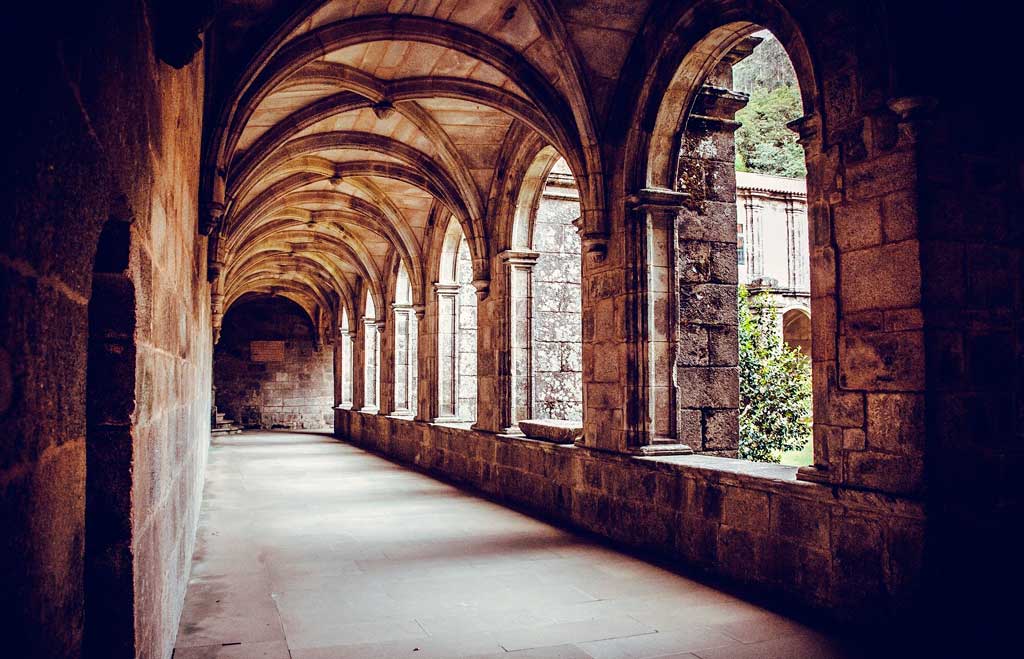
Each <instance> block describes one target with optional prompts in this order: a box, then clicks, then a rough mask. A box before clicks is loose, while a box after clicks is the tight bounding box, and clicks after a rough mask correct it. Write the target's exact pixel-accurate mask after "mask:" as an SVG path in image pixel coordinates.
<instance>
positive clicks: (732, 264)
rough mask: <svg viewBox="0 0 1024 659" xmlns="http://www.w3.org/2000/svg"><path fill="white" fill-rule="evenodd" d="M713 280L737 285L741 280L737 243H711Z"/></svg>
mask: <svg viewBox="0 0 1024 659" xmlns="http://www.w3.org/2000/svg"><path fill="white" fill-rule="evenodd" d="M710 274H711V281H712V282H713V283H716V284H732V285H735V284H736V283H737V281H739V266H738V264H737V255H736V243H735V242H730V243H717V242H716V243H711V273H710Z"/></svg>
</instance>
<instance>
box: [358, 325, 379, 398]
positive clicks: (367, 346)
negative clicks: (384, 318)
mask: <svg viewBox="0 0 1024 659" xmlns="http://www.w3.org/2000/svg"><path fill="white" fill-rule="evenodd" d="M383 331H384V323H383V322H378V321H377V320H374V319H372V318H364V319H363V406H362V407H361V408H360V410H359V411H361V412H379V411H380V371H379V369H380V343H381V334H382V333H383Z"/></svg>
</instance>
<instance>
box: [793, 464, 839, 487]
mask: <svg viewBox="0 0 1024 659" xmlns="http://www.w3.org/2000/svg"><path fill="white" fill-rule="evenodd" d="M796 479H797V480H798V481H809V482H811V483H825V484H826V485H829V484H831V483H832V474H831V473H830V472H829V470H828V469H822V468H821V467H816V466H814V465H808V466H806V467H800V468H799V469H797V471H796Z"/></svg>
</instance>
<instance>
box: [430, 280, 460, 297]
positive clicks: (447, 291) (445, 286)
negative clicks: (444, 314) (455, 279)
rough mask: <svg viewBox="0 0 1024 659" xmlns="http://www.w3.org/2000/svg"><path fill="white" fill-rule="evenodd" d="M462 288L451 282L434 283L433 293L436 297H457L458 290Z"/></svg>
mask: <svg viewBox="0 0 1024 659" xmlns="http://www.w3.org/2000/svg"><path fill="white" fill-rule="evenodd" d="M460 288H462V286H461V285H460V284H455V283H451V282H444V283H442V282H434V292H435V293H437V294H438V295H442V296H443V295H457V294H458V292H459V289H460Z"/></svg>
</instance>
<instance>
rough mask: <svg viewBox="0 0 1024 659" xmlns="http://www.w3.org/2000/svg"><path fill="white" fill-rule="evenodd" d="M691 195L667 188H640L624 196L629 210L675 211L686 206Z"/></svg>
mask: <svg viewBox="0 0 1024 659" xmlns="http://www.w3.org/2000/svg"><path fill="white" fill-rule="evenodd" d="M691 197H692V195H690V193H688V192H680V191H678V190H669V189H668V188H641V189H640V190H637V191H636V192H634V193H633V194H631V195H629V196H627V197H626V204H627V206H628V207H629V209H630V210H635V211H648V212H659V211H660V212H664V213H675V212H678V211H680V210H683V209H684V208H688V206H687V204H689V203H690V200H691Z"/></svg>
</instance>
